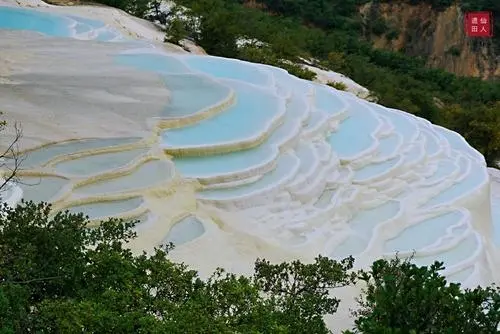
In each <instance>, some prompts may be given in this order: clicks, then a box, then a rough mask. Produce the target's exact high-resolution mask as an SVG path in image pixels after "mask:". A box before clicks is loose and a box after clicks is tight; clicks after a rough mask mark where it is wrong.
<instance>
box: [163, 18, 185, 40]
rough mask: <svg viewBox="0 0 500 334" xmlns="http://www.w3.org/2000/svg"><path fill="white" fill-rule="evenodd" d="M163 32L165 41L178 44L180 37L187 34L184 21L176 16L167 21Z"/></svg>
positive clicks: (182, 37)
mask: <svg viewBox="0 0 500 334" xmlns="http://www.w3.org/2000/svg"><path fill="white" fill-rule="evenodd" d="M165 34H166V37H165V42H170V43H173V44H179V42H180V41H181V40H182V39H184V38H186V37H187V36H188V30H187V27H186V23H185V22H184V21H183V20H181V19H179V18H177V17H175V18H173V19H172V20H170V21H169V22H168V23H167V29H166V31H165Z"/></svg>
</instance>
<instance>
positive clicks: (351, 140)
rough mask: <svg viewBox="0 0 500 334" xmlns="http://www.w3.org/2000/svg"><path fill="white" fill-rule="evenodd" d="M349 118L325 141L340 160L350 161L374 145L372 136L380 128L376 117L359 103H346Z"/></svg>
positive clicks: (354, 101) (351, 101) (353, 101)
mask: <svg viewBox="0 0 500 334" xmlns="http://www.w3.org/2000/svg"><path fill="white" fill-rule="evenodd" d="M348 104H349V106H348V107H347V108H348V110H349V117H348V118H347V119H346V120H344V121H343V122H342V123H340V127H339V129H338V130H337V131H336V132H334V133H332V135H331V136H330V137H329V138H328V139H327V140H328V142H329V143H330V145H331V147H332V149H333V150H334V151H335V153H336V154H337V155H338V157H339V158H340V159H352V158H354V157H355V156H356V155H358V154H360V153H361V152H363V151H365V150H368V149H370V148H371V147H373V146H374V145H375V143H374V139H373V137H372V134H374V133H375V132H376V131H377V129H378V127H379V126H380V121H379V120H378V119H377V117H376V116H375V115H374V114H373V113H372V112H371V111H370V110H369V109H368V108H367V107H366V106H365V105H364V104H362V103H361V102H358V101H356V100H354V99H351V100H349V101H348Z"/></svg>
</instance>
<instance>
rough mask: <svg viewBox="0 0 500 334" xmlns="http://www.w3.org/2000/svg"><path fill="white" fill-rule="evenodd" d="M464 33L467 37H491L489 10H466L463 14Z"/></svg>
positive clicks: (491, 18)
mask: <svg viewBox="0 0 500 334" xmlns="http://www.w3.org/2000/svg"><path fill="white" fill-rule="evenodd" d="M464 24H465V27H464V28H465V29H464V30H465V33H466V34H467V36H468V37H492V36H493V14H492V13H491V12H468V13H466V14H465V21H464Z"/></svg>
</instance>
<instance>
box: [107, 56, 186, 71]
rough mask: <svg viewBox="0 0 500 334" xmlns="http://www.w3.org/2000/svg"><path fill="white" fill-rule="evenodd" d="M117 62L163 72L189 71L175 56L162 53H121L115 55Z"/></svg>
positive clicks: (144, 69)
mask: <svg viewBox="0 0 500 334" xmlns="http://www.w3.org/2000/svg"><path fill="white" fill-rule="evenodd" d="M114 59H115V62H116V63H118V64H121V65H127V66H132V67H135V68H137V69H140V70H143V71H152V72H156V73H162V74H181V73H189V72H190V71H189V69H188V68H187V67H186V66H185V65H184V63H183V62H182V61H180V60H178V59H177V58H175V57H169V56H167V55H162V54H148V53H138V54H130V53H128V54H120V55H116V56H115V57H114Z"/></svg>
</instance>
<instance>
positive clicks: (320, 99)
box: [314, 85, 347, 114]
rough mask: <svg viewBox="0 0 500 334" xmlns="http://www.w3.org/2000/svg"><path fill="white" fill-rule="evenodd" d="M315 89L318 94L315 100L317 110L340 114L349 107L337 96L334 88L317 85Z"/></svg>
mask: <svg viewBox="0 0 500 334" xmlns="http://www.w3.org/2000/svg"><path fill="white" fill-rule="evenodd" d="M314 88H315V89H314V90H315V92H316V94H315V95H314V100H315V104H316V107H317V108H319V109H321V110H323V111H326V112H327V113H329V114H338V113H340V112H342V111H343V110H344V109H345V108H346V107H347V103H345V102H344V101H343V100H342V98H341V97H340V96H339V95H338V94H336V91H335V90H334V89H333V88H330V87H328V86H323V85H315V87H314Z"/></svg>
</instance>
